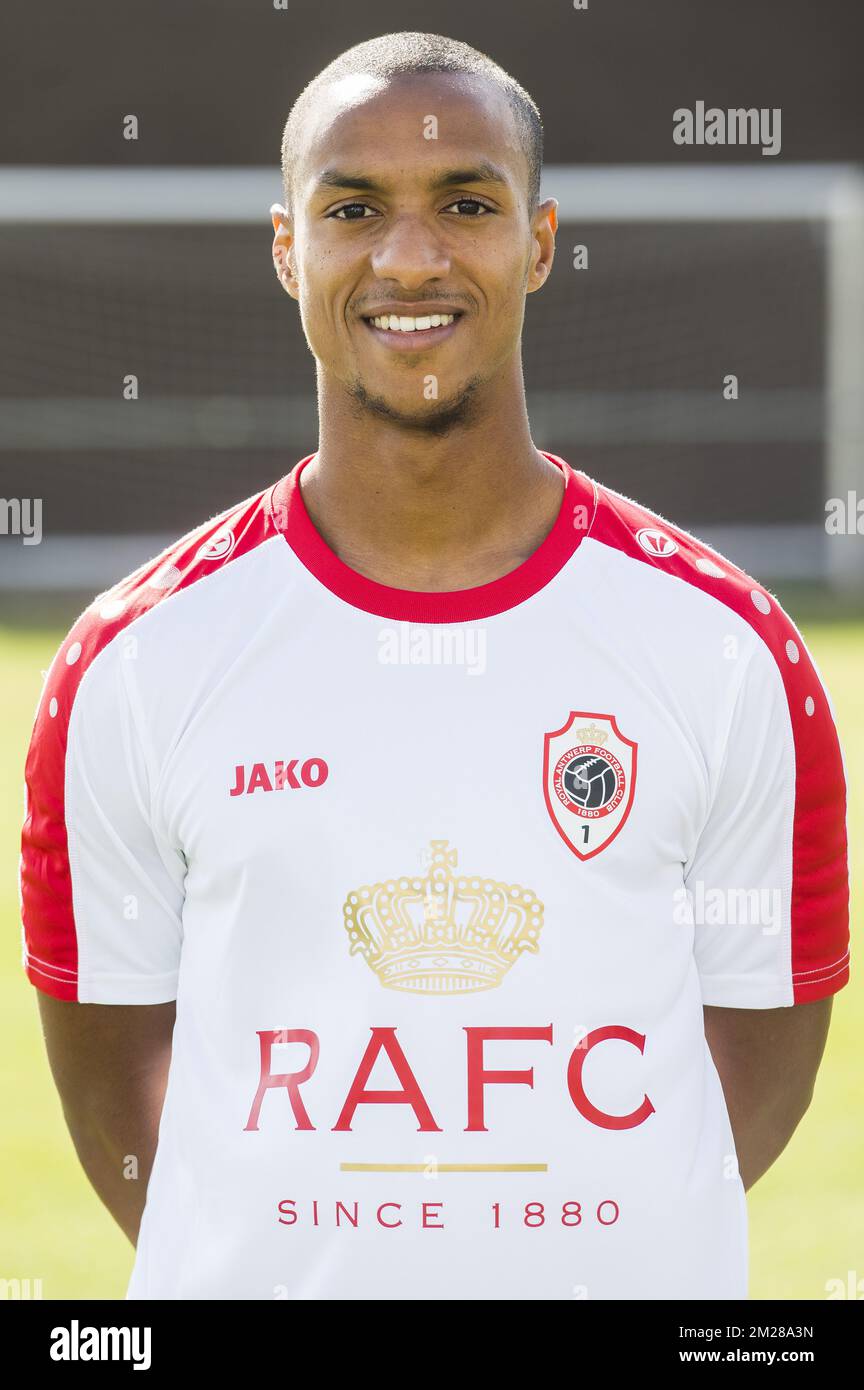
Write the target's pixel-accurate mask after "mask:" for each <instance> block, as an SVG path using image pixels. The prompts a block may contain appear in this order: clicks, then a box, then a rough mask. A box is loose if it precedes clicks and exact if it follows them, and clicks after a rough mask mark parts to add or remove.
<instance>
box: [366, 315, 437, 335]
mask: <svg viewBox="0 0 864 1390" xmlns="http://www.w3.org/2000/svg"><path fill="white" fill-rule="evenodd" d="M455 317H456V315H455V314H425V315H423V316H422V317H421V318H408V317H405V316H401V315H398V314H382V315H380V316H379V317H378V318H375V319H372V320H371V322H372V323H373V324H374V325H375V327H376V328H386V329H388V330H389V331H390V332H391V333H416V332H417V331H418V329H420V330H422V329H424V328H444V327H446V325H447V324H448V323H452V322H453V320H454V319H455Z"/></svg>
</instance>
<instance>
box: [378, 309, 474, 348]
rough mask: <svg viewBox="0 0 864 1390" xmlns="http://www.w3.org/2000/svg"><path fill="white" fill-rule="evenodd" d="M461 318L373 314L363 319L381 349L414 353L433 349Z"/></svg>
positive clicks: (441, 315) (449, 334) (447, 336)
mask: <svg viewBox="0 0 864 1390" xmlns="http://www.w3.org/2000/svg"><path fill="white" fill-rule="evenodd" d="M462 317H463V315H462V314H461V312H457V313H453V314H417V315H416V316H415V315H410V316H409V315H402V314H399V315H397V314H376V315H373V316H372V317H371V318H370V317H366V318H364V320H363V322H364V323H365V324H366V327H367V328H368V329H369V331H370V333H372V334H374V336H375V337H376V338H377V339H378V342H379V343H382V344H383V345H384V346H385V347H389V348H392V349H394V350H396V351H401V352H410V351H412V350H413V351H414V352H418V351H420V350H421V349H423V348H430V347H436V346H437V345H438V344H439V343H443V342H444V341H445V340H446V339H447V338H449V337H450V336H451V335H452V334H453V333H455V332H456V330H457V328H458V326H459V322H460V320H461V319H462Z"/></svg>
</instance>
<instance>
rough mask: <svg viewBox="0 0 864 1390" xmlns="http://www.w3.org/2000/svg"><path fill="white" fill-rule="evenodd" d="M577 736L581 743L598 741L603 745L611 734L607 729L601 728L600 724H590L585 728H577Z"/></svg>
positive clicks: (597, 742)
mask: <svg viewBox="0 0 864 1390" xmlns="http://www.w3.org/2000/svg"><path fill="white" fill-rule="evenodd" d="M576 737H577V738H578V740H579V742H580V743H596V744H599V745H600V746H602V745H603V744H604V743H605V742H606V740H607V738H608V737H609V735H608V733H607V731H606V730H605V729H601V728H600V726H599V725H598V724H589V725H588V726H587V727H586V728H584V729H577V730H576Z"/></svg>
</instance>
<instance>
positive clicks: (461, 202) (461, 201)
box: [444, 196, 494, 217]
mask: <svg viewBox="0 0 864 1390" xmlns="http://www.w3.org/2000/svg"><path fill="white" fill-rule="evenodd" d="M466 204H468V205H470V206H471V207H475V208H479V209H480V211H481V212H493V211H494V209H493V208H490V207H489V205H488V203H481V201H480V199H479V198H469V197H467V196H466V197H464V198H457V199H456V201H455V203H450V205H449V206H450V207H451V208H464V207H465V206H466ZM444 211H445V212H447V211H449V208H445V209H444ZM469 216H471V217H476V216H477V213H471V214H469Z"/></svg>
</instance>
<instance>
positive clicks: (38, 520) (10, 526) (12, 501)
mask: <svg viewBox="0 0 864 1390" xmlns="http://www.w3.org/2000/svg"><path fill="white" fill-rule="evenodd" d="M0 536H20V537H21V539H22V541H23V543H24V545H38V544H39V542H40V541H41V539H42V498H41V497H0Z"/></svg>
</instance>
